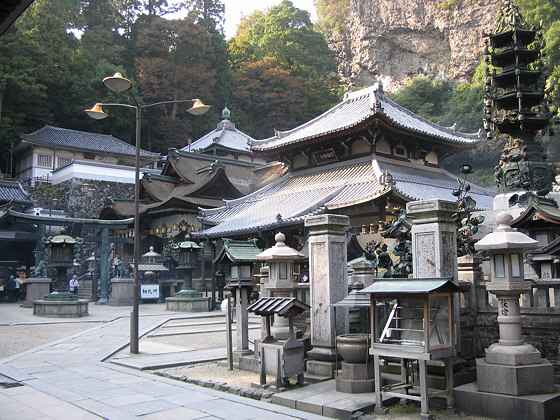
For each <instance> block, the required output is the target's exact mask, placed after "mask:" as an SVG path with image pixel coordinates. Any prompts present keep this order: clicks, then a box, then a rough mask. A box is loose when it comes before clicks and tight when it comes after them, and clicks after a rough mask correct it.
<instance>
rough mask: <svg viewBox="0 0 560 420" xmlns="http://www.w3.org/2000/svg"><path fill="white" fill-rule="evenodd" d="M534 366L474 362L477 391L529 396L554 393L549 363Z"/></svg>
mask: <svg viewBox="0 0 560 420" xmlns="http://www.w3.org/2000/svg"><path fill="white" fill-rule="evenodd" d="M545 362H546V363H541V364H535V365H520V366H510V365H497V364H493V363H488V362H486V360H485V359H477V360H476V377H477V380H478V384H479V385H478V389H479V390H480V391H482V392H493V393H497V394H506V395H531V394H543V393H549V392H554V389H555V388H554V373H553V367H552V364H550V362H548V361H547V360H545Z"/></svg>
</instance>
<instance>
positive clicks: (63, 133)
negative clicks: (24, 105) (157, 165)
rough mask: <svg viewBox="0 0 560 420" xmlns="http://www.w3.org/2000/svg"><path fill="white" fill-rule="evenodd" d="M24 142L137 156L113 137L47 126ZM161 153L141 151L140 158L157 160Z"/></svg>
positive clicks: (27, 135)
mask: <svg viewBox="0 0 560 420" xmlns="http://www.w3.org/2000/svg"><path fill="white" fill-rule="evenodd" d="M20 139H21V141H22V142H27V143H30V144H35V145H42V146H47V147H56V148H60V149H67V150H73V151H82V152H83V151H87V152H95V153H101V154H105V155H118V156H127V157H134V156H135V153H136V151H135V147H134V146H133V145H131V144H128V143H126V142H124V141H122V140H120V139H117V138H116V137H113V136H112V135H106V134H98V133H88V132H84V131H77V130H71V129H66V128H59V127H53V126H50V125H45V126H44V127H43V128H40V129H39V130H37V131H34V132H33V133H29V134H22V135H21V136H20ZM159 156H160V154H159V153H153V152H148V151H146V150H143V149H141V150H140V158H141V159H143V160H146V159H152V160H155V159H157V158H158V157H159Z"/></svg>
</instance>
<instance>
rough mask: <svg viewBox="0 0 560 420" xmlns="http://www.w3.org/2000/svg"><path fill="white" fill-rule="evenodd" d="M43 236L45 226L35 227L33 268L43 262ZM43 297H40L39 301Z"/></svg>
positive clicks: (42, 224)
mask: <svg viewBox="0 0 560 420" xmlns="http://www.w3.org/2000/svg"><path fill="white" fill-rule="evenodd" d="M44 236H45V224H44V223H40V224H38V225H37V242H36V243H35V267H37V266H38V265H39V264H40V263H41V261H44V260H45V243H44V242H43V237H44ZM47 294H48V293H47ZM43 297H44V296H43ZM43 297H41V299H42V298H43Z"/></svg>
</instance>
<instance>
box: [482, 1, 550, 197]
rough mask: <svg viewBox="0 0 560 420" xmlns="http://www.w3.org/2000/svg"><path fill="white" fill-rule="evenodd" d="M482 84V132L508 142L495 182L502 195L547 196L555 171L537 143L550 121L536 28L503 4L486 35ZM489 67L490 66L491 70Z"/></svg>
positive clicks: (511, 7) (515, 9)
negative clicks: (535, 194)
mask: <svg viewBox="0 0 560 420" xmlns="http://www.w3.org/2000/svg"><path fill="white" fill-rule="evenodd" d="M484 36H485V37H486V38H487V39H486V40H485V44H486V50H485V52H486V54H487V57H486V63H487V64H488V66H487V68H486V86H485V92H484V104H485V108H484V129H485V130H486V132H487V138H488V139H491V138H492V137H493V136H492V133H491V131H492V130H493V131H495V132H496V133H497V136H503V137H505V138H506V144H505V146H504V149H503V151H502V155H501V158H500V162H499V163H498V165H497V166H496V168H495V173H494V176H495V179H496V183H497V184H498V187H499V190H500V193H502V194H504V193H510V192H516V191H520V190H525V191H534V192H536V193H537V195H539V196H545V195H547V194H548V193H549V192H550V191H552V181H553V180H554V176H555V171H554V169H553V168H552V167H551V166H550V165H549V164H547V163H545V159H546V154H545V153H544V149H543V147H542V146H541V144H540V143H539V142H538V141H537V140H536V138H535V137H536V135H537V133H544V131H545V130H546V129H547V127H548V124H549V120H550V117H551V113H550V110H549V109H547V105H546V98H545V96H546V94H545V91H544V89H545V84H546V77H545V74H544V72H543V68H544V66H543V63H542V57H543V56H544V53H543V52H542V50H543V48H544V40H543V39H542V34H541V32H540V28H535V27H534V26H530V25H529V24H527V22H526V21H525V19H523V16H522V15H521V13H520V12H519V9H518V7H517V6H515V5H513V4H512V3H511V2H510V1H509V0H508V1H506V3H505V7H504V9H502V11H501V13H500V15H499V17H498V19H497V21H496V25H495V27H494V32H493V33H490V34H484ZM489 67H492V69H491V70H490V68H489ZM496 69H501V71H500V70H498V71H497V70H496Z"/></svg>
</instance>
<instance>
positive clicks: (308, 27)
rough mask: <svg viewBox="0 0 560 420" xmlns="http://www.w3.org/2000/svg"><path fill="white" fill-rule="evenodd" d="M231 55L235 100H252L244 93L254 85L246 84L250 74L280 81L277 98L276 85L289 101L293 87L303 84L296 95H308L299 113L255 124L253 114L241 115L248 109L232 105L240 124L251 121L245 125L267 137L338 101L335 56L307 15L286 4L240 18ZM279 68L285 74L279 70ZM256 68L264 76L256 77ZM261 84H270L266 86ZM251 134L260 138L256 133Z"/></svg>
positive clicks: (265, 113)
mask: <svg viewBox="0 0 560 420" xmlns="http://www.w3.org/2000/svg"><path fill="white" fill-rule="evenodd" d="M229 52H230V57H231V58H230V59H231V67H232V69H233V71H234V77H235V80H236V82H237V87H236V88H237V90H238V92H237V93H236V95H235V98H236V100H239V98H243V97H251V96H252V93H250V92H245V90H246V89H249V88H250V87H251V88H252V87H253V84H251V83H248V82H247V80H246V79H247V75H248V74H249V73H250V74H251V75H253V76H254V77H255V78H256V80H257V81H260V82H263V81H264V80H268V78H269V76H270V74H271V73H273V72H277V74H278V75H279V77H281V78H282V81H280V82H279V83H277V84H275V85H274V88H273V90H274V92H275V95H280V86H286V87H287V88H288V90H286V91H285V92H284V93H283V95H284V96H286V97H287V98H291V97H295V96H296V91H295V90H294V89H293V88H292V87H291V86H293V85H294V84H297V85H301V84H302V83H303V85H302V87H301V91H298V92H297V96H298V97H299V96H301V95H302V94H303V95H305V96H306V98H305V101H304V102H305V106H304V107H302V108H301V109H300V110H299V111H298V114H293V115H292V114H291V113H290V112H289V111H288V112H286V110H284V113H283V114H282V113H280V114H278V115H277V116H276V115H275V120H272V121H270V120H262V121H261V120H258V119H257V120H255V119H254V116H249V115H242V114H245V113H248V109H247V108H244V107H238V110H236V109H235V101H234V107H233V110H235V111H236V113H235V115H240V113H241V115H240V119H241V120H243V121H246V122H248V121H252V122H251V123H249V126H250V127H255V129H257V130H258V132H259V133H260V132H266V135H271V134H272V133H271V130H272V128H276V129H287V128H291V127H293V126H295V125H298V124H301V123H303V122H305V121H306V120H309V119H310V118H312V117H314V116H316V115H318V114H319V113H321V112H323V111H325V110H326V109H327V108H328V107H329V106H331V105H332V104H334V103H336V102H337V101H338V100H339V99H340V95H341V84H340V80H339V78H338V76H337V75H336V59H335V54H334V52H333V51H331V50H330V49H329V48H328V45H327V43H326V41H325V39H324V38H323V36H322V35H321V34H320V33H319V32H317V31H315V29H314V26H313V24H312V23H311V20H310V18H309V13H308V12H306V11H304V10H300V9H298V8H296V7H294V6H293V4H292V3H291V2H290V1H288V0H284V1H283V2H282V3H280V4H279V5H278V6H274V7H271V8H270V9H269V10H268V11H267V12H266V13H262V12H255V13H254V14H252V15H251V16H249V17H248V18H246V19H244V20H243V21H242V23H241V25H240V26H239V28H238V30H237V33H236V35H235V37H234V38H233V39H232V40H230V42H229ZM280 69H282V70H284V71H283V72H279V71H278V70H280ZM259 70H262V71H264V72H266V74H263V75H258V74H257V72H258V71H259ZM288 76H289V77H288ZM264 85H265V86H271V84H268V83H264ZM257 103H259V104H260V105H261V106H263V107H266V106H267V104H266V102H262V101H257ZM300 103H302V102H298V101H296V105H297V106H299V104H300ZM255 111H256V115H262V116H264V115H273V114H274V113H270V112H268V111H265V110H262V111H261V110H258V109H255ZM276 118H279V119H276ZM282 118H284V120H282ZM271 123H274V124H272V125H271ZM259 126H264V127H266V126H268V127H269V128H268V130H262V129H260V128H257V127H259ZM251 134H252V135H253V136H258V134H257V133H254V132H251Z"/></svg>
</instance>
